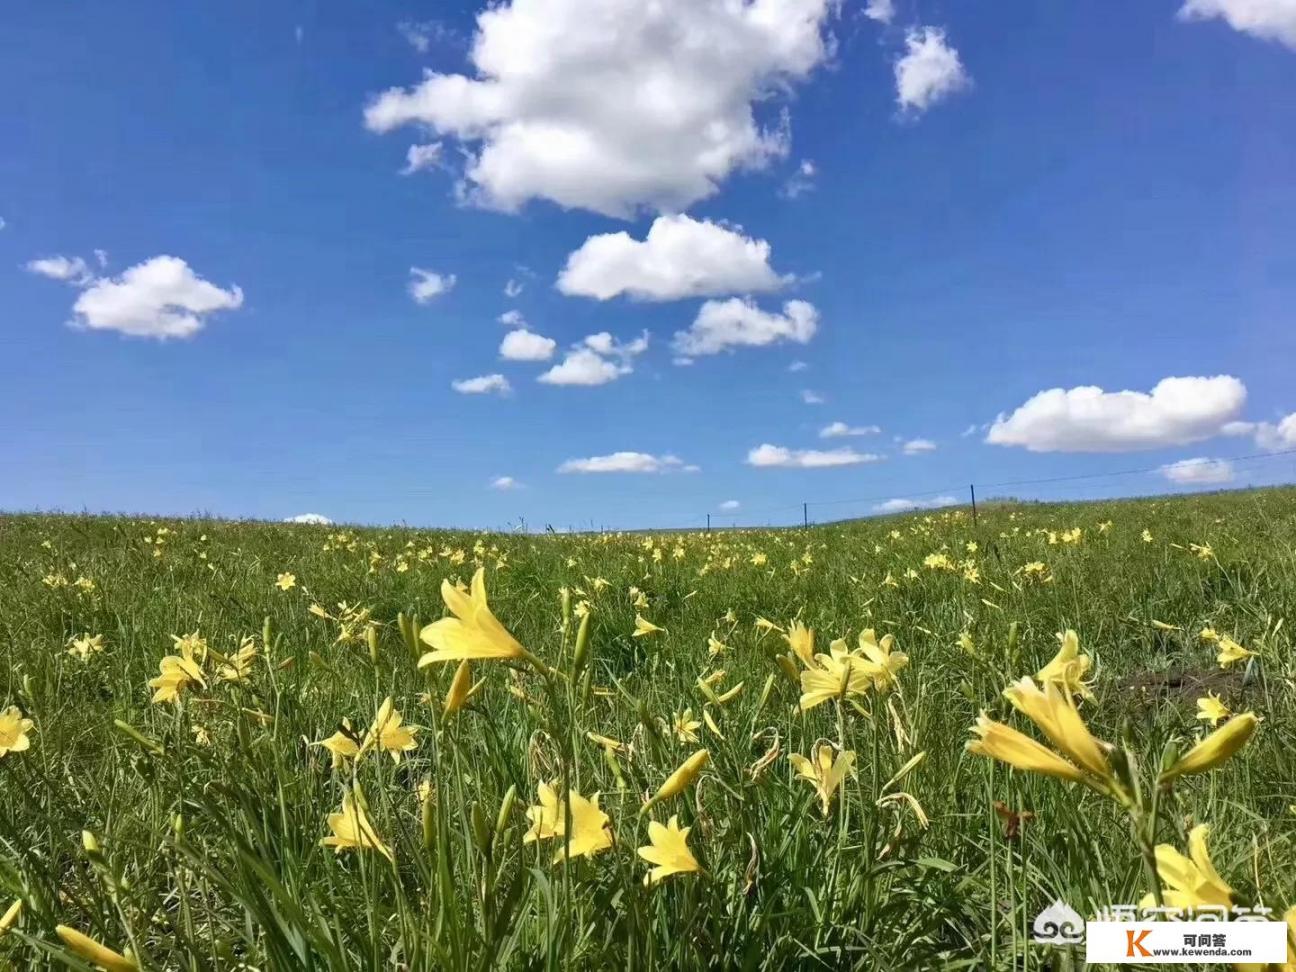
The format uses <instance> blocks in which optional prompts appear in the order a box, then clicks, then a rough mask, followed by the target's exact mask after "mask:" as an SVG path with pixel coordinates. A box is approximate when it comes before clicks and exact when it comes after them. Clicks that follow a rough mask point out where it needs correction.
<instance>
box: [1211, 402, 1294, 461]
mask: <svg viewBox="0 0 1296 972" xmlns="http://www.w3.org/2000/svg"><path fill="white" fill-rule="evenodd" d="M1222 431H1223V433H1224V434H1225V435H1233V436H1240V435H1245V436H1253V437H1254V438H1255V444H1256V446H1258V447H1259V448H1261V449H1263V450H1264V451H1265V452H1283V451H1285V450H1287V449H1296V412H1292V413H1291V414H1290V415H1288V416H1285V417H1284V418H1281V419H1279V420H1278V421H1277V422H1276V423H1275V422H1229V423H1228V424H1227V425H1225V426H1224V428H1223V430H1222Z"/></svg>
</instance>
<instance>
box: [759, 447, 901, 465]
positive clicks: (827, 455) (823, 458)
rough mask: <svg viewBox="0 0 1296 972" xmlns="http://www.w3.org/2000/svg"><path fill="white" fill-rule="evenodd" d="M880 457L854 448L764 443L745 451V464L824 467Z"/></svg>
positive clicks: (872, 460)
mask: <svg viewBox="0 0 1296 972" xmlns="http://www.w3.org/2000/svg"><path fill="white" fill-rule="evenodd" d="M881 461H882V457H881V456H879V455H875V454H874V453H871V452H856V451H855V450H854V449H850V448H841V449H822V450H821V449H785V448H783V446H776V445H770V444H769V443H764V444H763V445H758V446H757V447H756V448H755V449H752V450H751V451H750V452H748V453H747V464H748V465H749V466H759V467H763V468H772V467H779V468H783V469H826V468H828V467H830V466H856V465H859V464H860V463H865V462H881Z"/></svg>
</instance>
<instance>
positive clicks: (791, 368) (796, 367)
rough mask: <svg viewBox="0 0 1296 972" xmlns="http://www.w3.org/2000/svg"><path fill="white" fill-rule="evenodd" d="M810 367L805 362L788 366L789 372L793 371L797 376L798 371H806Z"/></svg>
mask: <svg viewBox="0 0 1296 972" xmlns="http://www.w3.org/2000/svg"><path fill="white" fill-rule="evenodd" d="M809 367H810V366H809V365H808V364H806V363H805V362H804V361H793V362H792V363H791V364H790V365H788V371H791V372H793V373H794V374H795V373H796V372H798V371H805V370H806V369H807V368H809Z"/></svg>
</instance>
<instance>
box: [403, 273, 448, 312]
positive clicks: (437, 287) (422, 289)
mask: <svg viewBox="0 0 1296 972" xmlns="http://www.w3.org/2000/svg"><path fill="white" fill-rule="evenodd" d="M410 277H411V280H410V282H409V295H410V296H411V297H413V298H414V303H416V304H427V303H430V302H431V301H433V300H435V299H436V298H438V297H440V296H441V295H442V294H445V293H449V292H450V291H451V290H453V289H454V285H455V275H454V274H453V273H444V274H443V273H436V272H434V271H432V270H423V269H421V268H420V267H410Z"/></svg>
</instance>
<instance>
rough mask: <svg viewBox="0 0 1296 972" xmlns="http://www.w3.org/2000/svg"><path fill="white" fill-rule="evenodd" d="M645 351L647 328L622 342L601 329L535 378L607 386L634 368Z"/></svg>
mask: <svg viewBox="0 0 1296 972" xmlns="http://www.w3.org/2000/svg"><path fill="white" fill-rule="evenodd" d="M647 350H648V332H647V331H644V332H643V334H641V335H640V336H639V337H637V338H635V339H634V340H633V341H630V342H627V343H625V344H622V343H621V342H620V341H617V340H616V338H614V337H613V336H612V335H611V334H609V333H608V332H607V331H600V332H599V333H598V334H591V335H589V336H588V337H586V338H585V339H584V340H583V341H581V342H580V343H579V344H576V345H574V346H573V347H572V348H571V350H569V351H568V352H567V354H566V356H565V357H564V358H563V360H562V361H560V362H559V363H558V364H556V365H554V366H553V367H552V368H550V369H549V370H548V371H546V372H545V373H544V374H542V375H541V376H540V377H539V378H537V379H536V380H537V381H542V382H544V383H545V384H546V385H606V384H607V383H608V382H610V381H616V380H617V379H618V378H620V377H621V376H622V375H628V374H630V373H631V372H632V371H634V359H635V358H637V357H638V356H639V355H641V354H643V353H644V352H645V351H647Z"/></svg>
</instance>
